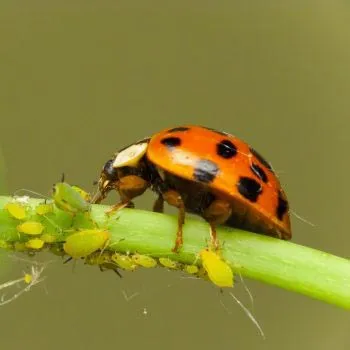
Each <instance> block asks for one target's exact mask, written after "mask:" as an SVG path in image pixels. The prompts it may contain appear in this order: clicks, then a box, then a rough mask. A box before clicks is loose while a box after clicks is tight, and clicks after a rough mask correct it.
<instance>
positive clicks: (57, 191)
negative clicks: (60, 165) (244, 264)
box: [53, 182, 90, 214]
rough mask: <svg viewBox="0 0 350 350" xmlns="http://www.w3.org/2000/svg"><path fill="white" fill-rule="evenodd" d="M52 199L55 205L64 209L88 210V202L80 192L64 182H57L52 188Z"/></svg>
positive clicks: (75, 211) (73, 211) (70, 210)
mask: <svg viewBox="0 0 350 350" xmlns="http://www.w3.org/2000/svg"><path fill="white" fill-rule="evenodd" d="M53 200H54V202H55V205H56V206H57V207H58V208H59V209H62V210H64V211H68V212H70V213H73V214H75V213H78V212H85V211H89V209H90V203H88V202H87V201H86V200H85V199H84V197H83V196H82V194H81V193H80V192H79V191H77V190H76V189H75V188H74V187H72V186H70V185H68V184H67V183H66V182H59V183H57V184H55V185H54V188H53Z"/></svg>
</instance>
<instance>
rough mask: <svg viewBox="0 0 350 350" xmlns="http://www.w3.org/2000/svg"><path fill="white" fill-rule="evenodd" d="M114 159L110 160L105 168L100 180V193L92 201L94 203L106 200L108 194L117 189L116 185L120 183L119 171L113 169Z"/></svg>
mask: <svg viewBox="0 0 350 350" xmlns="http://www.w3.org/2000/svg"><path fill="white" fill-rule="evenodd" d="M113 162H114V159H110V160H108V161H107V162H106V164H105V165H104V166H103V168H102V171H101V175H100V179H99V180H98V190H99V193H97V194H96V195H95V197H94V198H93V199H92V203H100V202H101V201H102V200H103V199H104V198H106V196H107V193H108V192H109V191H110V190H112V189H113V188H115V183H116V181H118V173H117V169H116V168H115V167H113Z"/></svg>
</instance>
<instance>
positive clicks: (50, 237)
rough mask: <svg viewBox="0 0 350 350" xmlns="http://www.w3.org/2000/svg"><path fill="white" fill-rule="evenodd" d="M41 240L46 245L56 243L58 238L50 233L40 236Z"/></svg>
mask: <svg viewBox="0 0 350 350" xmlns="http://www.w3.org/2000/svg"><path fill="white" fill-rule="evenodd" d="M40 239H41V240H42V241H43V242H44V243H54V242H56V240H57V236H55V235H53V234H50V233H44V234H43V235H41V236H40Z"/></svg>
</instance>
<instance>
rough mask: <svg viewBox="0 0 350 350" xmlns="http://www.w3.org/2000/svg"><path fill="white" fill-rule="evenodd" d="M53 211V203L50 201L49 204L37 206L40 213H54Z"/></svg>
mask: <svg viewBox="0 0 350 350" xmlns="http://www.w3.org/2000/svg"><path fill="white" fill-rule="evenodd" d="M53 211H54V207H53V203H49V204H46V203H41V204H38V205H37V206H36V207H35V212H36V213H37V214H38V215H47V214H49V213H53Z"/></svg>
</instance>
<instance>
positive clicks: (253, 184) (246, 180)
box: [237, 177, 262, 202]
mask: <svg viewBox="0 0 350 350" xmlns="http://www.w3.org/2000/svg"><path fill="white" fill-rule="evenodd" d="M237 188H238V192H239V193H240V194H241V195H242V196H243V197H244V198H246V199H248V200H249V201H251V202H256V201H257V200H258V197H259V195H260V194H261V193H262V188H261V185H260V184H259V182H257V181H255V180H254V179H251V178H250V177H241V178H240V179H239V181H238V184H237Z"/></svg>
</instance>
